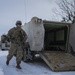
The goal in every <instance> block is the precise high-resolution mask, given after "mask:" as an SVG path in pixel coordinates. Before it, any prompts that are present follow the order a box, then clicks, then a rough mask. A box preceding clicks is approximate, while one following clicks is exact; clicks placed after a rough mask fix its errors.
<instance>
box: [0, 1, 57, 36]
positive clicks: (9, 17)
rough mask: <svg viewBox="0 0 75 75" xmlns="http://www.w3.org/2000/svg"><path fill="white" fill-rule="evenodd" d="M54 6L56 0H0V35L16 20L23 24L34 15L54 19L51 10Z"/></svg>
mask: <svg viewBox="0 0 75 75" xmlns="http://www.w3.org/2000/svg"><path fill="white" fill-rule="evenodd" d="M57 1H58V0H57ZM55 7H57V5H56V0H0V35H2V34H4V33H7V31H8V30H9V29H10V28H12V27H14V26H15V22H16V21H17V20H21V21H22V23H23V24H24V23H25V22H28V21H30V19H31V18H32V17H34V16H37V17H39V18H42V19H46V20H56V16H55V15H54V13H53V11H52V10H53V8H55Z"/></svg>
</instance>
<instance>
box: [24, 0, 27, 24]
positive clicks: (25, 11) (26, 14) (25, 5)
mask: <svg viewBox="0 0 75 75" xmlns="http://www.w3.org/2000/svg"><path fill="white" fill-rule="evenodd" d="M24 3H25V4H24V5H25V9H24V10H25V23H26V20H27V9H26V0H24Z"/></svg>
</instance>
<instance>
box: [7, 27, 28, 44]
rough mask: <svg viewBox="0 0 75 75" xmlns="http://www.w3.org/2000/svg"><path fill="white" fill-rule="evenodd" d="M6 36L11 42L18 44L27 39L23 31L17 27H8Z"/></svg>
mask: <svg viewBox="0 0 75 75" xmlns="http://www.w3.org/2000/svg"><path fill="white" fill-rule="evenodd" d="M7 37H8V39H9V41H10V42H11V43H15V44H18V45H22V44H23V43H24V42H25V41H26V39H27V35H26V33H25V31H24V30H23V29H21V28H18V27H14V28H12V29H10V30H9V31H8V34H7Z"/></svg>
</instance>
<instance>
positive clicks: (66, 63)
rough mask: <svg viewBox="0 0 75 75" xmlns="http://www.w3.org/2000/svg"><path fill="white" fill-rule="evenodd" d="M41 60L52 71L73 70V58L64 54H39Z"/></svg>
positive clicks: (74, 66) (74, 59)
mask: <svg viewBox="0 0 75 75" xmlns="http://www.w3.org/2000/svg"><path fill="white" fill-rule="evenodd" d="M39 54H40V56H41V58H42V59H43V60H44V61H45V62H46V64H47V65H48V66H49V67H50V68H51V69H52V70H53V71H67V70H75V57H74V56H73V55H71V54H69V53H65V52H49V51H48V52H40V53H39Z"/></svg>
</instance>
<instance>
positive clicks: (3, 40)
mask: <svg viewBox="0 0 75 75" xmlns="http://www.w3.org/2000/svg"><path fill="white" fill-rule="evenodd" d="M5 36H6V34H3V35H2V36H1V50H3V51H4V50H9V49H10V42H8V41H7V40H6V37H5Z"/></svg>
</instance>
